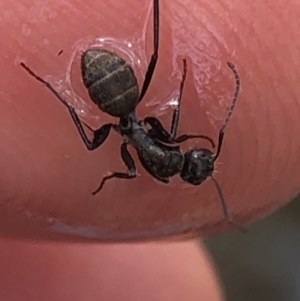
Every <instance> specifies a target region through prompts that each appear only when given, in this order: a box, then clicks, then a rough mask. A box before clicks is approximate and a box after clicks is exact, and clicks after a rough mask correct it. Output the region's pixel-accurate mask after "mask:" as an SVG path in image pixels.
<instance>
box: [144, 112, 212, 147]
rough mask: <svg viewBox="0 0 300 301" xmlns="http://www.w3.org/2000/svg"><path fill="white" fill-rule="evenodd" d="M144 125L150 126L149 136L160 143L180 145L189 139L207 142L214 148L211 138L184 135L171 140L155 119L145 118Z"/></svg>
mask: <svg viewBox="0 0 300 301" xmlns="http://www.w3.org/2000/svg"><path fill="white" fill-rule="evenodd" d="M144 123H145V124H149V125H150V126H151V129H150V130H149V134H150V135H151V136H152V137H154V138H157V139H158V140H160V141H161V142H164V143H170V144H173V143H182V142H184V141H187V140H189V139H196V138H201V139H205V140H208V141H209V142H210V143H211V145H212V147H215V143H214V141H213V140H212V139H211V138H209V137H207V136H204V135H188V134H185V135H181V136H179V137H177V138H175V139H173V138H172V137H171V135H170V134H169V133H168V132H167V131H166V130H165V129H164V127H163V125H162V124H161V122H160V121H159V120H158V119H157V118H155V117H146V118H145V119H144Z"/></svg>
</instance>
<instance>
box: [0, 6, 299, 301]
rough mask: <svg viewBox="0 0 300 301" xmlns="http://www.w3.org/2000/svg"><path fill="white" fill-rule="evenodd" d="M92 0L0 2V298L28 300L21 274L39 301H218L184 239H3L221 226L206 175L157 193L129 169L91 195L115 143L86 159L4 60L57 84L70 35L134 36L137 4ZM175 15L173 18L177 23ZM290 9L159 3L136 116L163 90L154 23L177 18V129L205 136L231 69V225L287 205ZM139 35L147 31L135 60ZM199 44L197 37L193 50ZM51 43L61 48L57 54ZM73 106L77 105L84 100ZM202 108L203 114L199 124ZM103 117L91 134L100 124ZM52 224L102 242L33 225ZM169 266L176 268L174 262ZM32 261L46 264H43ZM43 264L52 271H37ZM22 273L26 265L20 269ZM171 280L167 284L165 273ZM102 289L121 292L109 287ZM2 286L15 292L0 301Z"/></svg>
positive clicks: (294, 15)
mask: <svg viewBox="0 0 300 301" xmlns="http://www.w3.org/2000/svg"><path fill="white" fill-rule="evenodd" d="M178 2H180V4H179V3H178ZM104 3H106V2H105V1H84V2H83V1H81V2H79V1H70V0H69V1H65V2H62V1H58V0H53V1H42V2H39V1H34V0H26V1H25V0H23V1H18V4H16V3H14V2H12V1H1V2H0V7H1V11H2V12H4V13H3V16H2V17H1V19H0V28H1V30H0V35H1V39H0V40H1V41H2V43H1V48H2V52H1V53H2V56H1V58H0V62H1V63H0V66H1V70H2V72H1V75H2V80H1V81H0V91H1V102H0V106H1V112H2V114H1V127H0V136H1V158H0V164H1V168H2V172H1V181H0V183H2V187H1V194H2V198H1V205H2V206H1V207H0V214H1V219H0V231H1V232H0V234H1V236H2V237H6V238H3V240H2V242H1V249H2V250H4V252H5V254H6V257H3V258H4V259H1V260H2V261H3V263H1V262H0V264H1V266H3V264H4V262H5V267H6V268H7V269H9V270H10V271H13V273H11V274H10V276H9V277H7V273H3V274H1V275H0V277H1V279H3V280H5V282H4V281H1V282H0V283H2V286H3V287H0V288H1V289H0V291H1V292H5V293H6V296H7V298H9V297H11V296H15V300H22V294H23V296H24V291H25V292H27V291H28V292H30V291H31V289H30V287H31V286H32V288H33V289H34V288H35V287H36V283H34V282H35V281H34V280H33V281H28V282H26V281H24V279H37V280H39V281H40V282H43V281H44V282H43V285H44V286H42V288H41V291H40V295H29V296H30V300H33V301H34V300H41V299H43V300H47V299H46V297H45V296H48V297H49V298H50V297H51V298H50V299H49V300H55V298H56V299H57V300H60V299H61V298H62V296H64V291H63V289H61V283H62V282H61V281H64V279H69V281H70V284H69V285H70V287H69V288H68V287H67V288H66V291H68V292H69V293H70V296H72V298H71V297H70V298H71V299H72V300H82V299H83V296H86V292H87V291H89V292H90V295H89V298H90V299H88V298H87V299H85V300H95V299H97V298H99V297H102V298H103V300H106V299H107V300H108V299H110V300H120V298H121V297H122V298H123V299H122V300H127V299H128V300H140V299H141V298H140V297H139V296H137V295H136V290H135V289H134V288H135V287H136V285H139V287H140V293H141V296H143V300H148V299H147V298H149V300H154V299H155V300H175V301H176V300H182V299H183V298H182V296H185V300H222V297H221V293H220V288H219V285H218V281H217V280H216V276H215V275H214V273H213V271H212V268H211V265H210V263H209V260H208V259H207V258H206V254H205V252H203V251H200V250H199V248H198V247H197V246H196V244H195V243H194V242H182V243H172V244H168V245H165V244H162V245H160V244H156V245H154V244H149V245H148V244H145V245H129V246H125V245H115V246H107V245H93V246H91V245H84V246H81V247H78V245H77V246H74V245H70V246H68V245H67V244H66V245H63V246H61V247H59V248H56V247H53V246H50V245H49V244H43V245H41V246H39V247H36V246H34V245H31V244H28V243H24V242H16V241H8V240H7V238H11V237H13V238H18V239H19V238H24V237H27V238H30V239H32V240H37V239H41V238H42V239H46V240H52V241H53V240H60V241H66V242H69V241H70V240H74V239H75V240H76V241H83V240H84V241H90V240H91V239H90V238H93V239H94V240H97V241H103V240H104V241H105V239H106V240H107V239H109V240H115V241H117V240H119V239H123V240H124V238H123V236H122V233H125V232H126V233H129V234H130V235H129V236H128V238H129V239H137V238H138V239H150V238H151V237H154V236H155V237H157V238H164V239H166V238H168V235H171V234H172V235H179V236H180V235H181V234H182V233H184V235H185V236H186V237H187V236H189V237H191V236H195V234H201V235H202V236H207V235H210V234H212V233H220V232H221V231H223V230H225V229H228V224H227V223H226V221H225V220H224V217H223V215H222V211H221V207H220V203H219V199H218V195H217V193H216V191H215V189H214V187H213V185H212V183H211V181H209V180H207V181H206V182H205V183H203V184H202V185H201V186H200V187H190V188H187V187H185V186H184V189H182V188H181V187H182V184H180V183H178V182H176V183H175V184H174V185H173V186H172V185H171V186H166V185H164V184H160V183H157V182H155V181H153V180H152V178H151V177H150V176H149V175H148V174H147V173H145V172H144V171H143V169H142V167H141V166H140V165H138V164H137V166H138V169H139V174H140V175H141V176H140V177H138V179H135V180H132V181H126V180H123V181H121V180H120V181H113V182H111V183H110V184H109V185H107V187H106V188H105V189H104V190H103V191H102V192H101V195H97V196H95V197H93V196H92V195H91V192H92V191H93V190H94V189H95V188H96V187H97V185H98V184H99V181H100V180H101V177H102V176H103V174H105V173H107V172H109V171H110V170H125V167H124V166H123V165H122V162H121V161H120V159H119V157H120V155H119V145H120V142H121V140H120V137H118V135H117V134H113V135H111V136H110V137H109V140H108V141H107V143H106V144H105V146H103V147H102V148H101V149H99V150H97V151H94V152H88V151H87V150H86V149H85V147H84V145H83V143H82V141H81V140H80V138H79V136H78V134H77V132H76V129H75V127H74V125H73V124H72V121H71V119H70V117H69V115H68V112H67V110H66V109H65V107H64V106H63V105H62V104H61V103H59V101H58V100H57V99H55V97H54V96H53V95H52V94H50V93H49V91H47V90H46V89H45V88H44V87H43V86H42V85H41V84H40V83H38V82H36V81H35V80H34V79H33V78H31V77H30V76H29V75H28V74H26V73H25V72H24V70H22V69H21V68H20V67H19V66H18V65H17V64H16V58H17V57H18V58H22V59H24V60H26V63H27V64H28V65H29V66H30V67H32V68H33V69H34V70H35V71H36V72H37V73H38V74H39V75H41V76H43V75H49V74H50V75H56V76H59V75H61V73H62V72H63V70H62V66H63V64H64V63H65V62H66V60H68V56H69V55H70V49H71V48H72V46H73V45H74V43H75V42H76V41H77V40H79V39H81V38H82V37H85V36H100V35H101V32H105V34H106V35H111V36H118V37H123V36H125V37H130V36H132V35H133V33H136V32H137V31H138V30H140V29H141V24H142V23H143V18H145V5H144V4H142V5H141V4H140V1H138V0H130V1H129V0H128V1H125V0H124V1H119V0H112V1H109V4H104ZM171 3H172V4H171ZM178 11H180V12H181V13H182V14H179V15H178V14H177V13H176V12H178ZM120 12H122V16H121V17H120ZM299 13H300V6H299V5H298V4H296V3H289V5H288V6H287V5H286V2H285V1H283V0H281V1H277V2H276V3H272V5H271V4H270V3H267V2H263V1H259V2H257V3H255V4H253V3H252V1H243V2H240V1H234V2H233V1H222V2H220V1H218V2H210V3H209V4H208V3H207V2H205V1H204V2H201V1H192V0H186V1H176V0H172V1H171V0H161V45H160V58H159V59H160V62H161V63H160V62H158V68H157V70H156V74H155V76H154V80H153V82H152V85H151V88H150V90H149V93H148V94H147V98H146V99H145V103H144V104H141V106H140V107H139V114H140V115H141V116H145V115H146V114H149V113H151V114H154V113H155V112H157V111H155V110H157V109H159V108H158V107H157V108H155V107H154V108H151V110H152V111H151V112H149V111H148V110H149V107H147V106H145V104H147V99H148V101H150V100H151V99H152V98H153V97H155V96H156V95H159V93H161V91H163V89H164V88H165V86H166V85H168V84H169V82H168V77H169V75H170V72H171V71H172V70H171V67H172V65H171V63H172V62H171V57H172V52H171V51H172V46H170V45H172V38H171V37H172V27H170V26H168V24H178V22H180V24H182V27H180V30H179V29H178V28H175V27H174V28H175V29H176V32H179V33H178V35H177V36H176V39H177V40H176V42H177V43H178V47H177V50H176V51H177V52H178V54H179V55H181V56H182V55H185V56H187V58H188V64H189V66H191V67H189V70H188V78H187V82H188V83H187V85H186V87H185V91H184V103H183V105H182V106H183V109H182V110H183V115H182V118H181V121H180V129H179V132H180V133H184V132H186V131H192V132H193V133H194V132H195V131H197V132H199V131H201V134H205V135H210V136H211V137H212V138H213V139H214V140H216V137H217V131H218V129H219V127H220V125H221V123H222V120H223V118H224V114H225V113H226V108H227V106H228V103H229V102H230V96H231V95H232V93H233V89H234V80H233V76H232V73H231V72H230V70H228V68H227V66H226V61H231V62H232V63H234V64H235V65H236V67H237V69H238V71H239V74H240V77H241V82H242V91H241V94H240V98H239V102H238V105H237V107H236V111H235V113H234V115H233V118H232V119H231V120H230V124H229V125H228V128H227V132H226V136H225V140H224V148H223V151H222V154H221V156H220V158H219V161H218V162H219V163H220V165H218V166H217V171H218V173H216V177H217V178H218V180H219V182H220V184H221V186H222V188H223V190H224V194H225V196H226V200H227V202H228V205H229V208H230V210H231V213H232V216H233V218H234V219H235V220H236V221H238V222H239V223H240V224H242V225H246V224H247V223H248V222H250V221H255V220H258V219H259V218H262V217H264V216H266V215H268V214H270V213H272V212H274V210H275V209H276V208H279V207H280V206H282V205H284V204H286V203H287V202H289V201H290V200H291V198H292V197H293V196H294V195H295V194H296V193H297V192H298V191H299V188H300V184H299V174H300V164H299V151H300V136H299V135H298V127H299V115H300V114H299V113H300V102H299V98H298V94H300V93H299V92H300V88H299V85H298V81H297V79H298V77H299V70H298V68H297V66H298V65H299V60H300V58H299V51H298V49H299V45H298V44H297V43H298V38H297V37H298V36H297V33H298V32H299V29H300V28H299V27H300V25H299V22H298V16H299ZM184 16H185V17H186V18H184ZM172 22H173V23H172ZM174 26H175V25H174ZM174 28H173V29H174ZM175 29H174V30H175ZM151 35H152V32H151V29H150V27H149V26H148V28H147V36H146V45H147V47H146V49H147V56H148V57H149V55H150V54H151ZM206 37H209V39H208V40H205V43H204V42H203V40H204V39H205V38H206ZM290 45H291V46H290ZM61 49H63V50H64V52H63V54H61V56H59V57H57V53H58V52H59V51H60V50H61ZM183 50H184V52H183ZM195 54H196V56H195ZM207 61H208V62H212V64H213V63H215V62H217V63H219V65H218V66H220V67H219V68H218V69H214V68H213V67H212V68H208V72H211V77H216V81H213V80H212V79H210V80H209V81H208V83H207V84H205V83H204V84H203V83H201V78H200V79H199V81H197V79H195V75H203V73H201V70H203V66H204V65H203V64H204V62H205V64H206V63H207ZM179 66H181V65H180V60H179ZM205 66H210V65H209V64H208V65H205ZM213 66H214V65H213ZM177 72H180V69H178V70H177ZM198 72H199V73H198ZM176 84H177V83H175V85H174V87H175V88H174V89H176ZM198 85H203V86H201V87H200V86H198ZM172 87H173V86H172ZM201 89H202V90H203V93H202V94H198V93H197V90H199V91H200V90H201ZM82 91H84V88H83V90H82ZM222 93H225V94H226V95H225V98H222V99H221V100H219V99H220V95H221V96H222ZM85 96H86V95H85ZM201 97H202V98H203V99H202V102H200V100H199V99H201ZM86 99H87V101H89V100H88V97H87V96H86ZM199 103H200V105H199ZM94 112H97V110H96V109H95V111H93V113H94ZM170 112H171V111H168V112H167V113H166V114H163V115H162V116H161V117H160V119H161V120H162V122H163V123H164V124H165V126H166V127H168V126H169V124H170V118H171V115H170ZM207 113H211V116H212V117H211V118H208V117H207ZM99 114H102V113H101V112H99ZM103 115H104V114H102V115H101V117H103V118H101V120H100V124H97V125H98V126H99V125H101V123H102V122H106V121H107V120H108V118H107V117H105V116H103ZM187 116H188V118H186V117H187ZM97 125H96V126H97ZM93 126H94V125H93ZM199 143H200V146H203V145H204V146H205V147H208V145H207V144H204V143H202V144H201V142H199ZM190 145H191V146H194V145H195V144H190ZM197 145H198V144H197ZM66 157H67V159H66ZM124 195H126V199H124ZM142 213H143V214H142ZM45 217H46V218H45ZM54 218H57V219H59V220H60V221H64V222H65V223H66V224H68V225H76V226H79V227H83V226H86V225H88V227H89V229H91V228H92V229H103V228H104V229H106V230H107V231H106V232H105V233H106V235H104V236H101V235H100V234H99V232H96V234H97V235H96V234H95V232H93V233H92V234H94V236H93V235H92V236H91V235H89V237H90V238H87V237H83V236H82V234H81V235H80V234H79V232H76V231H75V235H72V236H71V235H69V234H67V233H64V234H62V233H57V232H54V231H52V232H49V231H46V230H47V229H48V228H49V223H50V224H51V222H53V219H54ZM171 221H172V222H171ZM164 225H166V226H168V227H167V228H164V227H163V226H164ZM175 226H176V227H175ZM76 229H77V228H76ZM165 229H168V231H167V230H165ZM170 229H171V230H170ZM90 233H91V232H89V234H90ZM101 233H103V232H101ZM107 233H108V234H107ZM136 233H146V234H136ZM173 237H174V236H173ZM177 237H178V236H177ZM175 238H176V237H175ZM39 248H40V249H39ZM112 254H113V255H112ZM182 254H184V255H185V256H183V255H182ZM183 257H184V258H183ZM167 258H168V260H169V261H168V260H166V259H167ZM22 259H23V260H22ZM172 259H173V260H172ZM16 260H18V262H17V264H16ZM134 260H138V264H137V265H138V267H136V269H137V270H136V271H135V272H132V271H131V267H132V261H134ZM183 261H184V262H185V264H184V265H179V266H176V264H178V262H183ZM45 262H48V263H49V267H47V266H46V267H45ZM55 262H56V263H58V265H57V266H58V267H59V269H57V270H56V269H54V268H53V267H52V264H51V263H53V264H54V263H55ZM120 262H123V263H128V266H126V264H124V266H122V265H120ZM153 263H156V264H157V269H158V270H157V269H155V268H154V267H155V265H154V264H153ZM33 266H34V267H36V268H34V269H31V268H30V267H33ZM54 266H55V265H54ZM174 271H176V274H175V272H174ZM172 273H173V275H174V276H173V277H171V278H170V277H167V276H166V275H170V274H172ZM13 274H15V275H21V276H20V277H19V278H16V277H14V276H11V275H13ZM22 275H23V276H22ZM40 275H44V276H45V278H43V277H41V276H40ZM74 275H77V276H76V277H75V276H74ZM86 275H88V277H87V276H86ZM141 275H145V278H143V277H141ZM151 275H153V276H152V278H151ZM106 276H107V277H106ZM22 277H23V278H22ZM59 277H61V278H59ZM72 277H73V278H72ZM147 277H149V278H147ZM56 279H61V281H59V280H56ZM87 279H88V281H87ZM124 279H127V282H124ZM152 281H153V282H152ZM99 283H102V284H103V286H101V285H100V286H99ZM178 283H180V284H181V285H178ZM116 285H117V287H118V288H121V289H120V290H116V289H115V286H116ZM158 287H160V288H161V289H158ZM58 288H60V289H61V290H59V289H58ZM50 290H51V294H50V295H49V291H50ZM13 291H14V292H15V291H16V292H21V293H20V294H19V295H17V294H16V295H15V294H14V295H12V292H13ZM118 293H119V294H120V295H118ZM168 293H169V295H168ZM53 294H56V295H53ZM163 294H167V295H168V296H169V297H170V299H167V298H166V297H165V295H163ZM124 296H125V297H124ZM76 298H77V299H76ZM126 298H127V299H126ZM135 298H136V299H135Z"/></svg>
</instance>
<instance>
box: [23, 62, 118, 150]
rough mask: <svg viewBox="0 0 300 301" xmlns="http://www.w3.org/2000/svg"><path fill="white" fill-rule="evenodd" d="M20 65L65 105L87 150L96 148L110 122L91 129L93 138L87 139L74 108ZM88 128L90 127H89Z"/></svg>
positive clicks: (48, 85)
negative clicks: (96, 128)
mask: <svg viewBox="0 0 300 301" xmlns="http://www.w3.org/2000/svg"><path fill="white" fill-rule="evenodd" d="M20 65H21V67H23V68H24V69H25V70H26V71H27V72H28V73H29V74H30V75H31V76H32V77H34V78H35V79H36V80H38V81H39V82H41V83H42V84H44V85H45V86H46V87H47V88H48V89H49V90H50V91H51V92H52V93H53V94H54V95H55V96H56V97H57V98H58V99H59V100H60V101H61V103H62V104H63V105H65V106H66V107H67V108H68V110H69V112H70V115H71V117H72V119H73V121H74V124H75V126H76V128H77V130H78V132H79V135H80V137H81V139H82V141H83V142H84V144H85V146H86V147H87V149H88V150H94V149H96V148H98V147H99V146H100V145H101V144H102V143H103V142H104V141H105V140H106V138H107V137H108V135H109V132H110V129H111V127H112V126H113V124H112V123H108V124H104V125H103V126H102V127H101V128H99V129H98V130H95V131H93V132H94V138H93V140H92V141H90V140H89V138H88V137H87V135H86V133H85V131H84V129H83V127H82V122H81V121H80V119H79V117H78V115H77V113H76V111H75V109H74V108H73V107H72V106H70V105H69V104H68V103H67V101H66V100H65V99H63V98H62V97H61V96H60V94H59V93H58V92H57V91H56V90H55V89H54V88H53V87H52V86H51V84H50V83H49V82H47V81H46V80H44V79H42V78H41V77H40V76H38V75H37V74H35V73H34V72H33V71H32V70H31V69H30V68H29V67H28V66H27V65H25V64H24V63H23V62H21V63H20ZM89 128H90V127H89Z"/></svg>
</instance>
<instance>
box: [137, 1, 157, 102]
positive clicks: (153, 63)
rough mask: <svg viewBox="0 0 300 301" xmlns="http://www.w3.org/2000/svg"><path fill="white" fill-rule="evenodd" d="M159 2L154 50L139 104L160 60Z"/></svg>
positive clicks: (155, 9) (154, 6)
mask: <svg viewBox="0 0 300 301" xmlns="http://www.w3.org/2000/svg"><path fill="white" fill-rule="evenodd" d="M158 2H159V1H158V0H153V48H154V50H153V54H152V56H151V60H150V63H149V65H148V69H147V72H146V75H145V79H144V83H143V86H142V90H141V94H140V97H139V102H141V101H142V99H143V97H144V96H145V94H146V92H147V90H148V87H149V85H150V82H151V79H152V76H153V73H154V70H155V66H156V63H157V59H158V42H159V3H158Z"/></svg>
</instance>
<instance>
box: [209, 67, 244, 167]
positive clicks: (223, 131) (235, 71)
mask: <svg viewBox="0 0 300 301" xmlns="http://www.w3.org/2000/svg"><path fill="white" fill-rule="evenodd" d="M227 65H228V67H229V68H230V69H231V70H232V72H233V74H234V77H235V91H234V95H233V99H232V102H231V105H230V107H229V109H228V111H227V116H226V118H225V120H224V122H223V124H222V127H221V129H220V131H219V138H218V149H217V152H216V154H215V155H214V161H216V160H217V158H218V157H219V155H220V152H221V148H222V143H223V139H224V134H225V128H226V126H227V124H228V121H229V120H230V118H231V115H232V113H233V110H234V107H235V105H236V101H237V98H238V94H239V90H240V85H241V81H240V77H239V74H238V72H237V70H236V68H235V66H234V65H233V64H232V63H230V62H227Z"/></svg>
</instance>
